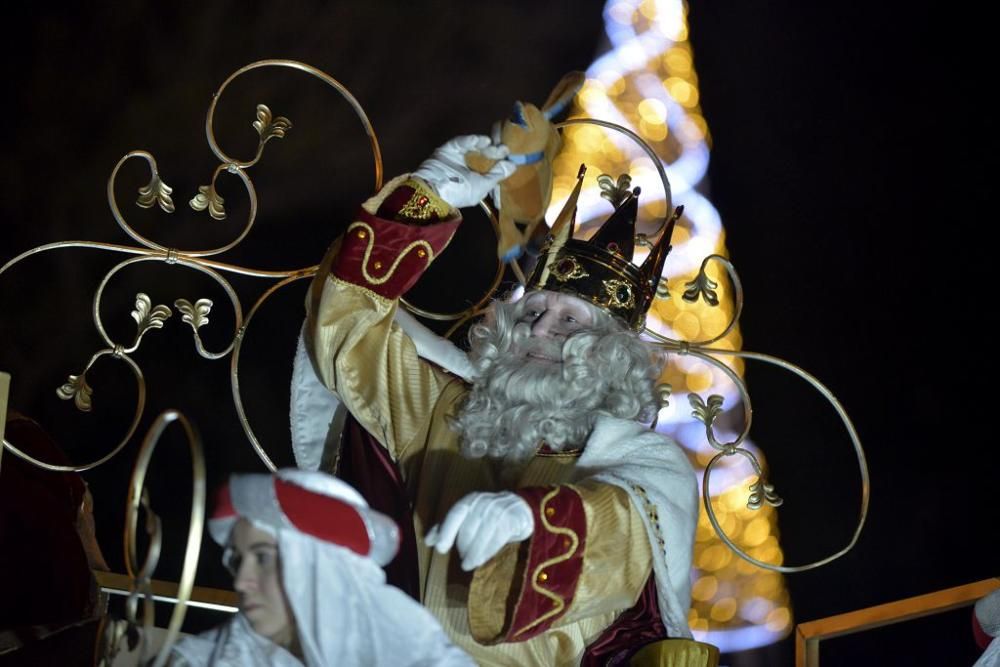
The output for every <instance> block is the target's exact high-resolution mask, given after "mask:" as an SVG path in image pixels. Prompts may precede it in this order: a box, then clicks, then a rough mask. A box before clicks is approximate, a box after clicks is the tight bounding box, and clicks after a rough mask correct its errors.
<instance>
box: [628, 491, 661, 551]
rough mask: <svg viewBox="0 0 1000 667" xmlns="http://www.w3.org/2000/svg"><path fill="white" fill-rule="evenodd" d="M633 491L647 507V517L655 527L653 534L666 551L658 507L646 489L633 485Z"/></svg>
mask: <svg viewBox="0 0 1000 667" xmlns="http://www.w3.org/2000/svg"><path fill="white" fill-rule="evenodd" d="M632 490H633V491H635V494H636V495H637V496H639V497H640V498H641V499H642V504H643V505H644V506H645V508H644V509H645V510H646V516H647V517H649V523H650V525H651V526H653V533H654V534H655V535H656V541H657V542H658V543H659V545H660V550H661V551H665V550H666V542H664V541H663V534H662V533H661V532H660V513H659V512H658V511H657V510H656V505H654V504H653V503H652V501H650V499H649V496H647V495H646V489H644V488H642V487H641V486H639V485H638V484H632Z"/></svg>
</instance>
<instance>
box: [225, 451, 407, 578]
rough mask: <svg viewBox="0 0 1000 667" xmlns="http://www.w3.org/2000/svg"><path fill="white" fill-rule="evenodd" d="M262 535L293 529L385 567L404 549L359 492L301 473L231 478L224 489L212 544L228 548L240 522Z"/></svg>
mask: <svg viewBox="0 0 1000 667" xmlns="http://www.w3.org/2000/svg"><path fill="white" fill-rule="evenodd" d="M241 517H242V518H246V519H249V520H250V521H253V523H254V524H255V525H256V526H257V527H258V528H261V529H262V530H267V531H269V532H273V533H274V534H275V535H276V536H277V535H278V534H279V533H280V532H281V531H286V530H294V531H297V532H299V533H303V534H305V535H308V536H310V537H313V538H315V539H317V540H321V541H322V542H326V543H330V544H335V545H337V546H340V547H343V548H345V549H348V550H350V551H352V552H354V553H356V554H358V555H360V556H366V557H368V558H371V559H372V560H373V561H375V562H376V563H378V564H379V565H380V566H381V565H385V564H387V563H389V562H390V561H391V560H392V559H393V558H394V557H395V555H396V552H397V551H398V550H399V540H400V533H399V527H398V526H397V525H396V523H395V522H394V521H393V520H392V519H390V518H389V517H388V516H386V515H384V514H382V513H381V512H376V511H375V510H373V509H371V508H369V507H368V503H367V502H365V499H364V498H362V497H361V494H359V493H358V492H357V491H355V490H354V489H353V488H351V487H350V486H349V485H348V484H347V483H345V482H344V481H342V480H339V479H337V478H336V477H332V476H330V475H327V474H325V473H321V472H314V471H308V470H300V469H297V468H286V469H282V470H279V471H278V472H277V473H275V474H274V475H269V474H241V475H232V476H231V477H230V478H229V483H228V484H226V485H224V486H223V487H222V488H221V489H219V492H218V496H217V498H216V507H215V513H214V514H213V515H212V518H211V519H210V520H209V522H208V530H209V533H210V534H211V535H212V539H214V540H215V541H216V542H218V543H219V544H220V545H222V546H225V545H226V544H227V542H228V541H229V534H230V533H231V532H232V529H233V526H234V525H235V523H236V521H237V520H238V519H239V518H241Z"/></svg>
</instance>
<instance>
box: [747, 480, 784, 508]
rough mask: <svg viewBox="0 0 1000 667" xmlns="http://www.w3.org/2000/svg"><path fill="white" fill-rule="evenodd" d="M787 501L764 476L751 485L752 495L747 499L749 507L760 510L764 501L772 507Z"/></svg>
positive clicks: (779, 505)
mask: <svg viewBox="0 0 1000 667" xmlns="http://www.w3.org/2000/svg"><path fill="white" fill-rule="evenodd" d="M783 502H785V501H784V500H783V499H782V498H781V497H780V496H778V494H777V493H775V492H774V485H773V484H768V483H767V482H765V481H764V478H763V477H758V478H757V481H756V482H754V483H753V484H751V485H750V497H749V498H748V499H747V508H749V509H752V510H759V509H760V508H761V507H762V506H763V505H764V503H767V504H768V505H770V506H771V507H781V504H782V503H783Z"/></svg>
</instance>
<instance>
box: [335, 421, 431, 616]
mask: <svg viewBox="0 0 1000 667" xmlns="http://www.w3.org/2000/svg"><path fill="white" fill-rule="evenodd" d="M336 472H337V477H339V478H341V479H342V480H344V481H345V482H347V483H348V484H350V485H351V486H353V487H354V488H355V489H357V490H358V493H360V494H361V495H362V496H364V498H365V500H367V501H368V505H369V506H370V507H371V508H372V509H373V510H376V511H379V512H382V514H385V515H387V516H389V517H391V518H392V519H393V520H394V521H395V522H396V523H397V524H398V525H399V537H400V544H399V553H397V554H396V557H395V558H393V559H392V561H391V562H390V563H389V564H388V565H386V566H385V576H386V580H387V581H388V582H389V583H390V584H392V585H393V586H395V587H397V588H399V589H402V590H403V591H404V592H406V593H407V594H409V596H410V597H412V598H413V599H414V600H416V601H418V602H419V601H420V571H419V568H418V566H417V536H416V531H415V530H414V529H413V507H412V505H411V504H410V498H409V495H408V494H407V493H406V486H405V484H404V483H403V476H402V473H400V471H399V468H398V467H397V466H396V464H395V462H393V460H392V458H391V457H390V456H389V453H388V452H387V451H386V450H385V448H384V447H382V445H380V444H379V443H378V441H377V440H375V438H373V437H372V436H371V435H370V434H369V433H368V431H366V430H365V429H364V428H362V426H361V424H359V423H358V422H357V420H356V419H354V417H353V416H351V415H348V417H347V422H346V424H345V425H344V436H343V440H342V441H341V446H340V458H339V459H338V463H337V471H336Z"/></svg>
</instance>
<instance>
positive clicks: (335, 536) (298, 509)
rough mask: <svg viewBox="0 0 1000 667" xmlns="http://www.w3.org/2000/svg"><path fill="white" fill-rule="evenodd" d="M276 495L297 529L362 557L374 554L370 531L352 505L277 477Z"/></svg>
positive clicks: (275, 482) (275, 481) (282, 508)
mask: <svg viewBox="0 0 1000 667" xmlns="http://www.w3.org/2000/svg"><path fill="white" fill-rule="evenodd" d="M274 492H275V495H276V496H277V497H278V504H279V505H281V511H282V512H284V514H285V516H286V517H288V520H289V521H291V522H292V525H294V526H295V527H296V528H297V529H298V530H300V531H302V532H303V533H306V534H307V535H312V536H313V537H316V538H319V539H321V540H324V541H326V542H332V543H334V544H339V545H340V546H342V547H346V548H348V549H350V550H351V551H353V552H355V553H357V554H360V555H362V556H367V555H368V554H369V552H370V551H371V542H370V541H369V539H368V529H367V528H366V527H365V522H364V520H363V519H362V518H361V515H360V514H358V510H357V509H355V507H354V506H353V505H350V504H348V503H345V502H344V501H342V500H337V499H336V498H331V497H329V496H324V495H322V494H320V493H313V492H312V491H309V490H307V489H303V488H302V487H301V486H297V485H295V484H290V483H289V482H286V481H284V480H281V479H278V478H277V477H275V478H274Z"/></svg>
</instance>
